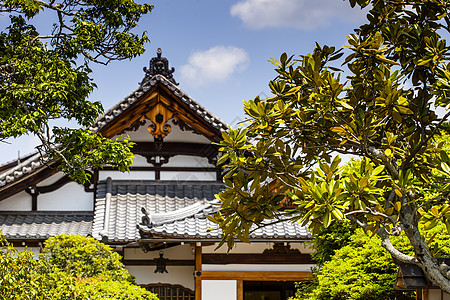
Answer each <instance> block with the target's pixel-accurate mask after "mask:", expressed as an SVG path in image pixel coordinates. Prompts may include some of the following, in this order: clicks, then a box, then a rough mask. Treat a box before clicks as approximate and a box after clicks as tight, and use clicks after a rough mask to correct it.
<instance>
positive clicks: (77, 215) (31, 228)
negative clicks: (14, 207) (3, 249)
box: [0, 211, 93, 240]
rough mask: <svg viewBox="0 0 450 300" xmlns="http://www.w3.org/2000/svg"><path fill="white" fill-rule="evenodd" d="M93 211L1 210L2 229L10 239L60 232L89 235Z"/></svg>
mask: <svg viewBox="0 0 450 300" xmlns="http://www.w3.org/2000/svg"><path fill="white" fill-rule="evenodd" d="M92 220H93V213H92V212H89V211H87V212H86V211H78V212H58V211H26V212H15V211H9V212H0V230H1V231H2V233H3V234H4V235H5V236H6V237H7V238H8V239H27V240H29V239H38V240H39V239H47V238H49V237H51V236H55V235H58V234H78V235H88V234H90V233H91V229H92Z"/></svg>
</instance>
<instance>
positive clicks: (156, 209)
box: [92, 181, 223, 242]
mask: <svg viewBox="0 0 450 300" xmlns="http://www.w3.org/2000/svg"><path fill="white" fill-rule="evenodd" d="M222 189H223V184H222V183H219V182H201V181H191V182H175V181H164V182H157V181H142V182H136V181H113V182H112V190H111V200H110V203H109V215H106V214H105V210H106V206H107V205H108V204H107V201H106V198H107V197H106V183H101V184H99V186H98V192H97V200H96V204H95V215H94V223H93V229H92V235H93V236H94V237H95V238H97V239H103V240H105V241H109V242H132V241H137V240H138V239H139V237H140V236H139V232H138V230H137V228H136V227H137V225H138V224H139V223H141V219H142V212H141V208H142V207H144V208H145V209H146V210H147V212H148V213H149V214H150V215H153V214H159V213H167V212H173V211H176V210H179V209H183V208H186V207H189V206H191V205H193V204H195V203H201V204H206V203H208V202H210V201H212V200H214V195H215V194H217V193H219V192H220V191H221V190H222ZM105 218H107V223H108V224H107V226H106V227H107V228H106V229H105V228H104V227H105ZM106 237H107V238H106Z"/></svg>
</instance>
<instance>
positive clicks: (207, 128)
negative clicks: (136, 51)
mask: <svg viewBox="0 0 450 300" xmlns="http://www.w3.org/2000/svg"><path fill="white" fill-rule="evenodd" d="M146 120H149V121H150V122H151V125H150V126H149V127H148V131H149V134H151V135H152V136H153V137H154V138H155V140H156V141H157V140H162V139H164V138H165V137H166V136H167V135H168V134H170V131H171V126H173V125H174V124H175V125H178V126H180V127H181V128H182V129H183V130H190V131H194V132H195V133H198V134H201V135H203V136H205V137H206V138H208V139H209V140H210V141H212V142H218V141H220V140H221V133H220V130H219V129H217V128H216V127H214V126H213V125H211V124H210V123H209V122H208V121H206V120H205V119H204V118H202V117H201V116H200V115H199V114H198V113H197V112H196V111H195V110H194V109H193V108H191V107H189V105H188V104H186V103H185V102H183V101H182V100H181V99H180V97H179V96H176V95H175V94H174V92H173V91H171V90H169V89H168V88H167V87H166V86H165V85H164V84H163V83H162V82H161V81H156V84H154V85H153V86H152V87H151V88H150V89H149V90H148V91H147V92H145V93H144V94H143V95H142V96H140V97H139V98H138V99H137V100H136V101H135V102H134V103H133V104H132V105H131V106H130V107H128V108H127V109H126V110H125V111H123V112H122V113H121V114H120V115H119V116H118V117H116V118H114V119H113V120H112V121H111V122H109V123H108V124H107V125H105V126H104V127H103V128H101V129H100V130H99V132H100V133H102V134H103V135H104V136H105V137H109V138H112V137H114V136H116V135H120V134H121V133H124V132H125V131H128V130H135V129H136V128H138V127H139V126H142V125H143V124H144V123H145V121H146ZM170 120H172V122H169V121H170Z"/></svg>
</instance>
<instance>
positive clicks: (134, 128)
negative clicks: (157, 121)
mask: <svg viewBox="0 0 450 300" xmlns="http://www.w3.org/2000/svg"><path fill="white" fill-rule="evenodd" d="M146 122H147V121H146V120H145V118H144V117H142V118H141V119H137V120H136V121H135V122H134V123H132V124H131V125H130V126H129V127H128V128H126V129H125V130H124V132H126V131H137V130H138V129H139V127H141V126H143V125H145V123H146Z"/></svg>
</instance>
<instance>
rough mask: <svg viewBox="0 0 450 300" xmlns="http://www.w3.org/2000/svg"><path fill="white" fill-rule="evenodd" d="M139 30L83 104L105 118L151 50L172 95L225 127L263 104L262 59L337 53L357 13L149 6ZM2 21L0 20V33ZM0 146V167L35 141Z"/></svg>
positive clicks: (324, 7)
mask: <svg viewBox="0 0 450 300" xmlns="http://www.w3.org/2000/svg"><path fill="white" fill-rule="evenodd" d="M150 3H152V4H154V5H155V8H154V10H153V12H152V13H151V14H150V15H148V16H145V17H144V18H143V19H142V21H141V22H140V24H139V30H146V31H147V32H148V35H149V37H150V40H151V42H150V43H149V44H147V46H146V49H147V51H146V52H145V53H144V54H143V55H142V56H140V57H138V58H136V59H134V60H132V61H121V62H113V63H110V64H109V65H108V66H101V65H93V66H92V69H93V71H94V73H93V74H92V76H93V78H94V81H95V82H96V84H97V86H98V88H97V89H96V90H95V91H94V92H93V93H92V95H91V96H90V99H91V100H93V101H101V102H102V104H103V106H104V108H105V110H108V109H109V108H110V107H111V106H113V105H114V104H115V103H117V102H119V101H120V100H121V99H123V98H124V97H126V96H127V95H128V94H129V93H130V92H132V91H133V90H134V89H136V88H137V87H138V82H140V81H141V80H142V78H143V77H144V72H143V70H142V69H143V67H145V66H146V67H148V64H149V61H150V59H151V58H152V57H153V56H155V54H156V49H157V48H162V49H163V56H164V57H166V58H167V59H168V60H169V63H170V66H171V67H175V73H174V74H173V75H174V77H175V80H176V81H177V82H179V83H180V85H179V86H180V88H181V89H183V90H184V91H185V92H186V93H188V94H189V95H190V96H191V97H193V98H194V99H196V100H197V101H198V102H199V103H201V104H202V105H203V106H205V107H206V108H207V109H209V110H210V111H211V112H212V113H214V114H215V115H216V116H218V117H220V118H222V119H223V120H224V121H226V122H228V123H229V124H231V125H235V124H236V123H237V122H238V121H240V120H243V119H244V113H243V109H242V100H248V99H253V98H254V97H255V96H257V95H262V96H269V95H270V94H269V89H268V83H269V81H270V80H271V79H273V78H274V77H275V76H276V73H275V72H274V70H273V69H274V66H273V65H272V64H270V63H269V62H268V60H269V59H270V58H279V57H280V55H281V54H282V53H283V52H287V53H288V54H289V55H293V54H294V55H300V54H307V53H309V52H311V51H312V50H313V48H314V43H315V42H318V43H319V44H321V45H323V44H327V45H329V46H336V47H342V46H343V45H344V44H346V40H347V38H346V36H347V35H348V34H349V33H351V32H352V31H353V29H354V28H356V27H358V26H359V25H360V24H361V23H362V22H364V19H365V12H364V11H361V10H360V9H359V8H354V9H352V8H350V5H349V4H348V1H343V0H220V1H218V0H189V1H188V0H155V1H152V2H150ZM6 19H7V18H6V16H0V26H1V27H2V29H4V28H5V26H7V22H6ZM8 142H9V143H8V144H6V143H0V153H1V158H0V163H2V162H6V161H9V160H12V159H15V158H17V153H18V151H19V150H20V153H21V155H25V154H27V153H29V152H32V151H33V150H34V147H35V146H36V144H37V142H38V141H37V139H36V138H34V137H22V138H20V139H18V140H9V141H8Z"/></svg>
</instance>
